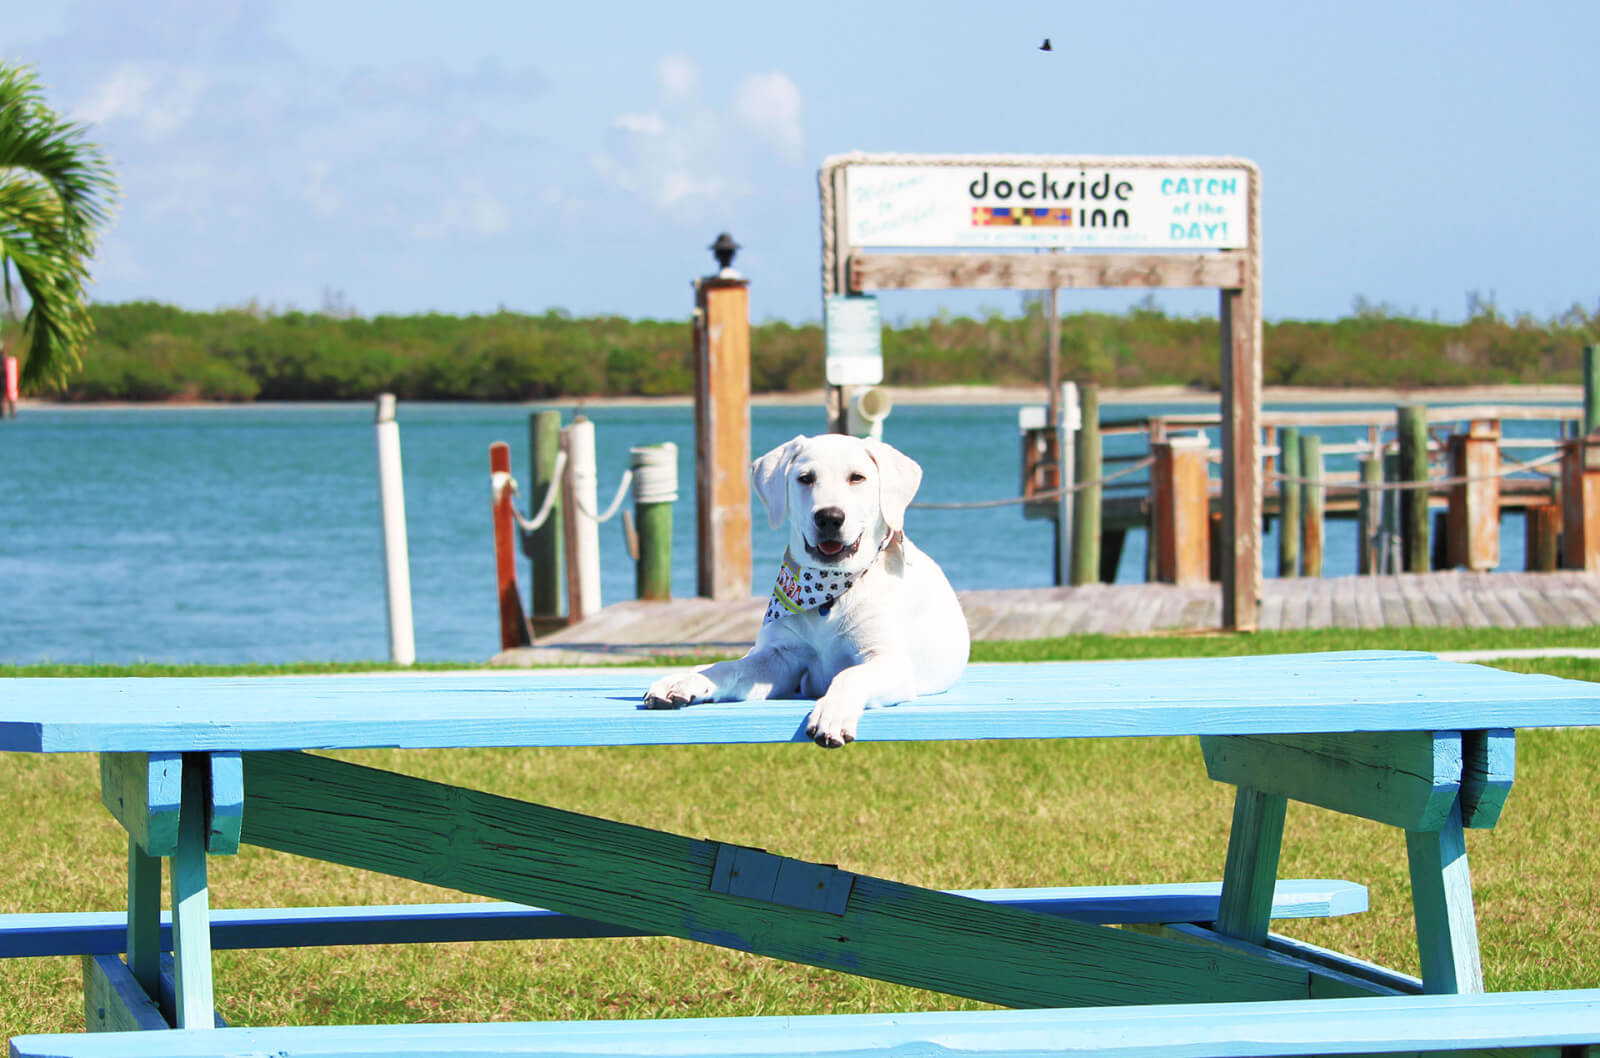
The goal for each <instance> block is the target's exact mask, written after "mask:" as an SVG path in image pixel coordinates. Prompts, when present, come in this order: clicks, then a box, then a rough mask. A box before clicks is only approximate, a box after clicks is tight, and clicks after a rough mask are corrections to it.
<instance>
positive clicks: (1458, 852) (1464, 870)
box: [1406, 804, 1483, 994]
mask: <svg viewBox="0 0 1600 1058" xmlns="http://www.w3.org/2000/svg"><path fill="white" fill-rule="evenodd" d="M1406 856H1407V859H1408V860H1409V861H1410V866H1411V902H1412V908H1413V910H1414V912H1415V914H1416V920H1417V950H1418V953H1419V954H1420V955H1421V957H1422V982H1423V987H1424V989H1425V990H1426V991H1428V992H1429V993H1432V994H1444V993H1451V992H1473V993H1476V992H1482V991H1483V966H1482V964H1481V962H1480V961H1479V958H1478V924H1477V920H1476V919H1475V918H1474V915H1473V908H1472V874H1471V871H1470V869H1469V868H1468V866H1467V846H1466V840H1465V837H1464V835H1463V833H1462V829H1461V808H1460V805H1459V804H1457V805H1455V806H1454V807H1453V808H1452V809H1451V812H1450V818H1449V819H1448V820H1447V821H1446V822H1445V825H1444V826H1442V827H1440V828H1439V829H1438V830H1435V831H1426V832H1424V831H1418V830H1408V831H1406Z"/></svg>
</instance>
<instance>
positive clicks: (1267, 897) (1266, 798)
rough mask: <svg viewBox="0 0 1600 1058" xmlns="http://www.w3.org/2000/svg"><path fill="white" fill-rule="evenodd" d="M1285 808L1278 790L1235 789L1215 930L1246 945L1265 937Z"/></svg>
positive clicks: (1269, 918) (1259, 941) (1274, 884)
mask: <svg viewBox="0 0 1600 1058" xmlns="http://www.w3.org/2000/svg"><path fill="white" fill-rule="evenodd" d="M1287 810H1288V802H1287V801H1286V800H1285V799H1284V798H1283V797H1282V796H1281V795H1279V794H1274V793H1268V792H1266V791H1264V790H1258V789H1255V788H1253V787H1249V786H1241V787H1239V792H1238V794H1237V795H1236V796H1235V798H1234V802H1233V829H1232V830H1231V831H1229V834H1228V859H1227V863H1226V864H1225V866H1224V868H1223V873H1222V901H1221V904H1220V906H1219V907H1218V908H1217V932H1219V933H1221V934H1223V935H1224V936H1227V937H1233V938H1235V939H1238V940H1242V941H1246V942H1248V943H1250V944H1261V943H1263V942H1265V941H1266V939H1267V927H1268V924H1269V922H1270V921H1271V918H1272V893H1273V890H1274V888H1275V887H1276V885H1277V877H1278V853H1279V851H1280V850H1281V849H1282V847H1283V821H1284V816H1285V813H1286V812H1287Z"/></svg>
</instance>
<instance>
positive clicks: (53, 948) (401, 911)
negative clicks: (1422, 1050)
mask: <svg viewBox="0 0 1600 1058" xmlns="http://www.w3.org/2000/svg"><path fill="white" fill-rule="evenodd" d="M1221 891H1222V883H1221V882H1179V883H1174V884H1167V885H1101V886H1065V887H1058V888H1041V889H955V890H950V892H952V893H954V894H955V895H957V896H966V897H972V898H974V899H977V900H983V901H986V902H988V903H994V904H1003V905H1006V906H1008V907H1014V908H1018V909H1020V910H1024V911H1036V912H1040V913H1042V914H1048V915H1060V916H1062V917H1065V918H1073V919H1077V920H1078V921H1080V922H1095V923H1106V924H1111V923H1115V924H1132V923H1169V922H1211V921H1214V920H1215V919H1216V917H1217V906H1218V901H1219V898H1220V895H1221ZM1365 910H1367V888H1366V886H1364V885H1360V884H1358V883H1356V882H1348V881H1342V880H1339V879H1322V878H1301V879H1283V880H1280V881H1279V882H1278V883H1277V886H1276V889H1275V890H1274V894H1273V903H1272V917H1273V918H1275V919H1293V918H1327V917H1331V916H1335V915H1350V914H1356V913H1359V912H1362V911H1365ZM161 921H162V928H161V934H162V935H161V944H162V947H163V948H164V949H165V950H167V951H170V950H172V924H171V915H170V913H166V912H163V914H162V916H161ZM127 925H128V922H127V914H126V913H125V912H121V911H85V912H50V913H44V914H13V915H0V958H17V957H26V956H38V955H114V954H119V953H121V952H123V951H124V950H125V948H126V944H127ZM641 935H642V934H640V933H639V932H638V931H637V930H630V929H624V928H622V927H620V926H612V925H608V924H606V923H604V922H596V921H594V920H592V919H587V918H579V917H577V916H574V915H562V914H558V913H557V912H554V911H546V910H544V909H543V908H537V907H528V906H526V905H523V904H511V903H504V902H493V903H472V904H463V903H454V904H399V905H378V906H351V907H284V908H218V909H215V910H213V911H212V912H211V946H212V948H213V949H236V948H296V947H308V946H313V947H326V946H332V945H338V944H437V943H448V942H454V941H479V940H552V939H558V938H572V937H636V936H641Z"/></svg>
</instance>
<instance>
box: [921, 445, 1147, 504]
mask: <svg viewBox="0 0 1600 1058" xmlns="http://www.w3.org/2000/svg"><path fill="white" fill-rule="evenodd" d="M1154 462H1155V459H1154V457H1151V456H1146V457H1145V458H1144V459H1141V460H1139V461H1138V462H1136V463H1130V464H1129V465H1127V466H1125V467H1123V468H1122V469H1121V470H1118V471H1114V472H1112V473H1110V474H1105V475H1103V476H1101V477H1098V478H1094V479H1092V480H1089V481H1079V482H1075V483H1073V484H1072V485H1070V486H1068V487H1067V488H1065V489H1051V490H1050V491H1048V492H1038V493H1035V494H1034V495H1032V496H1014V497H1012V498H1010V499H1004V500H973V501H971V502H967V503H913V504H911V506H912V507H916V508H920V509H922V510H928V511H965V510H977V509H980V508H984V507H1010V506H1013V505H1015V504H1018V503H1043V502H1044V501H1046V500H1059V499H1060V498H1061V496H1062V494H1063V493H1066V492H1082V491H1083V490H1084V489H1092V488H1095V487H1097V486H1099V485H1104V484H1106V483H1107V482H1111V481H1115V480H1117V479H1118V478H1125V477H1127V476H1128V475H1129V474H1137V473H1138V472H1139V471H1141V470H1143V469H1145V468H1146V467H1148V466H1150V465H1151V464H1153V463H1154Z"/></svg>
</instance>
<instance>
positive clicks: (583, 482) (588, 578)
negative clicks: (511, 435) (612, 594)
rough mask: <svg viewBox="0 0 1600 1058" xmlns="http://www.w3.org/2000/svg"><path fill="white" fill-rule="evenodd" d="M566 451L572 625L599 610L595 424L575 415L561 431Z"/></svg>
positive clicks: (564, 491) (569, 614) (564, 493)
mask: <svg viewBox="0 0 1600 1058" xmlns="http://www.w3.org/2000/svg"><path fill="white" fill-rule="evenodd" d="M561 443H562V445H563V446H565V448H566V450H567V469H566V474H565V475H564V480H563V482H562V498H561V499H562V504H563V509H564V510H565V511H566V512H567V517H566V525H565V528H566V537H567V619H568V620H569V621H570V622H571V623H572V624H577V623H578V622H579V621H583V620H586V619H588V618H590V617H593V616H595V615H596V614H598V613H599V612H600V523H599V522H598V521H596V520H595V516H596V515H598V514H599V513H600V506H599V496H598V493H599V482H598V479H597V475H596V472H595V462H594V423H593V422H591V421H590V420H589V419H586V418H584V417H583V416H582V415H579V416H577V417H576V418H574V419H573V420H572V422H571V423H570V424H569V425H567V426H566V427H565V428H564V429H563V430H562V431H561Z"/></svg>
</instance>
